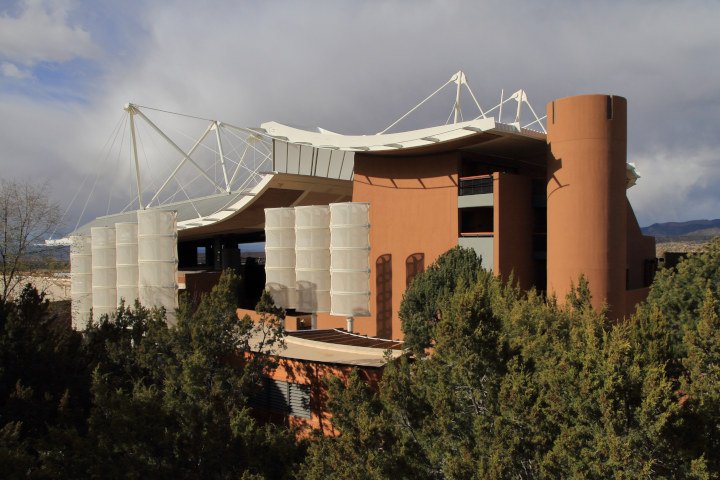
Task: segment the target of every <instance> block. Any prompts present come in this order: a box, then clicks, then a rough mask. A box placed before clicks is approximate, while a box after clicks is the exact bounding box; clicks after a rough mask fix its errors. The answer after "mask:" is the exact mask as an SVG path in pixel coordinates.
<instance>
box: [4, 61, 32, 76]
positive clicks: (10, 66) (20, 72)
mask: <svg viewBox="0 0 720 480" xmlns="http://www.w3.org/2000/svg"><path fill="white" fill-rule="evenodd" d="M0 73H2V75H3V76H5V77H10V78H18V79H24V78H32V73H31V72H30V71H28V70H26V69H24V68H23V69H21V68H18V66H17V65H15V64H14V63H10V62H2V63H0Z"/></svg>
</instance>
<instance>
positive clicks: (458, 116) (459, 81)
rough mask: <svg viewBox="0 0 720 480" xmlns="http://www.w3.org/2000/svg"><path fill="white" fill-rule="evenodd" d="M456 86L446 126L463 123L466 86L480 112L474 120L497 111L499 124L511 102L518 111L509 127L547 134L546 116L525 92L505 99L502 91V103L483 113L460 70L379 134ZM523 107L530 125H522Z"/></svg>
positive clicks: (522, 91) (519, 92)
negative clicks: (451, 123) (531, 129)
mask: <svg viewBox="0 0 720 480" xmlns="http://www.w3.org/2000/svg"><path fill="white" fill-rule="evenodd" d="M453 83H454V84H455V85H456V87H455V103H454V104H453V107H452V110H451V111H450V115H449V116H448V118H447V120H446V122H445V124H448V123H449V122H450V118H451V117H452V118H453V123H458V121H463V114H462V106H461V102H460V101H461V93H462V87H463V86H465V88H466V89H467V91H468V92H469V93H470V96H471V98H472V99H473V102H475V106H476V107H477V109H478V110H479V111H480V115H478V116H477V117H475V118H474V120H477V119H479V118H488V117H489V114H490V113H492V112H494V111H496V110H497V115H498V118H497V121H498V122H499V123H503V122H502V116H503V105H505V104H506V103H508V102H510V101H515V102H516V104H517V105H516V109H515V117H514V120H513V121H512V122H510V123H509V125H513V126H515V127H516V128H518V129H521V128H530V127H533V128H539V129H540V130H541V131H542V132H543V133H547V130H545V125H544V124H543V120H545V118H546V116H542V117H538V116H537V114H536V113H535V110H534V109H533V107H532V105H531V104H530V102H529V101H528V97H527V94H526V93H525V90H518V91H517V92H515V93H513V94H512V95H510V96H509V97H507V98H504V90H501V92H500V103H498V104H497V105H495V106H494V107H492V108H491V109H489V110H485V111H483V109H482V107H481V106H480V102H478V101H477V98H475V94H474V93H473V91H472V89H471V88H470V84H469V83H468V82H467V77H466V76H465V73H464V72H463V71H462V70H460V71H458V72H457V73H455V74H453V76H452V77H450V79H449V80H448V81H447V82H445V83H444V84H443V85H442V86H441V87H440V88H438V89H437V90H435V91H434V92H433V93H431V94H430V95H428V96H427V97H426V98H425V99H424V100H422V101H421V102H420V103H418V104H417V105H415V106H414V107H413V108H411V109H410V110H409V111H408V112H407V113H406V114H405V115H403V116H402V117H400V118H398V119H397V120H395V121H394V122H393V123H391V124H390V125H388V126H387V127H386V128H385V129H384V130H382V131H380V132H378V135H379V134H383V133H386V132H387V131H388V130H390V129H391V128H393V127H394V126H395V125H397V124H398V123H400V122H401V121H402V120H404V119H405V118H407V117H408V116H409V115H410V114H411V113H413V112H414V111H416V110H417V109H418V108H420V107H421V106H422V105H423V104H424V103H425V102H427V101H428V100H430V99H431V98H433V97H434V96H435V95H437V94H438V93H440V92H441V91H442V90H443V89H444V88H445V87H447V86H448V85H451V84H453ZM523 105H527V107H528V108H529V109H530V112H531V113H532V115H533V117H534V120H533V121H531V122H530V123H527V124H526V125H522V126H521V124H520V121H521V117H522V113H523Z"/></svg>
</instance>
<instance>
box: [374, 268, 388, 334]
mask: <svg viewBox="0 0 720 480" xmlns="http://www.w3.org/2000/svg"><path fill="white" fill-rule="evenodd" d="M375 307H376V311H377V319H376V321H377V336H378V337H380V338H391V337H392V255H390V254H385V255H380V256H379V257H378V259H377V261H376V262H375Z"/></svg>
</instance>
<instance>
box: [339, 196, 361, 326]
mask: <svg viewBox="0 0 720 480" xmlns="http://www.w3.org/2000/svg"><path fill="white" fill-rule="evenodd" d="M369 218H370V204H368V203H361V202H346V203H331V204H330V276H331V281H330V303H331V305H330V306H331V309H330V313H331V314H332V315H341V316H345V317H367V316H370V221H369Z"/></svg>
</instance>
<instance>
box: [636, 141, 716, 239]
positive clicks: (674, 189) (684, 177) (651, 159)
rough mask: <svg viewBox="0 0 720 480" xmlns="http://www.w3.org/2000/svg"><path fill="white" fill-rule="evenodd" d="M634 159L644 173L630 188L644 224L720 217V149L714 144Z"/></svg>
mask: <svg viewBox="0 0 720 480" xmlns="http://www.w3.org/2000/svg"><path fill="white" fill-rule="evenodd" d="M631 160H632V161H633V162H634V163H635V164H636V165H637V167H638V171H639V173H640V175H641V176H642V177H641V178H640V180H638V183H637V185H636V186H634V187H632V188H631V189H630V190H628V198H629V199H630V201H631V202H632V205H633V208H634V210H635V212H636V214H637V216H638V221H639V222H640V225H641V226H646V225H649V224H651V223H655V222H671V221H684V220H691V219H715V218H720V190H718V188H717V186H718V185H720V169H718V164H720V151H719V150H718V149H717V148H716V147H712V146H708V145H705V146H699V147H696V148H689V149H674V150H657V149H654V150H651V151H648V152H645V153H643V154H640V155H637V156H635V157H633V158H631Z"/></svg>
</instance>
